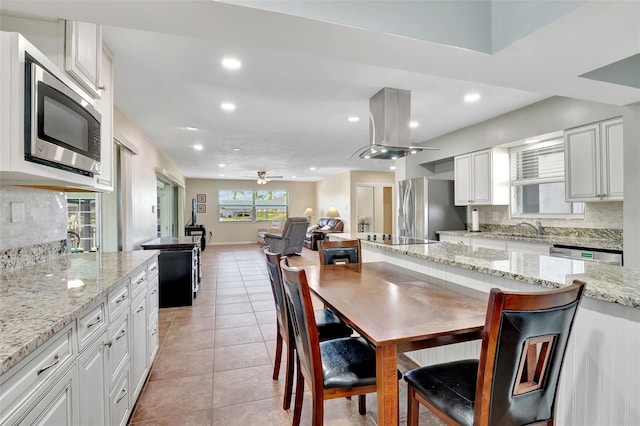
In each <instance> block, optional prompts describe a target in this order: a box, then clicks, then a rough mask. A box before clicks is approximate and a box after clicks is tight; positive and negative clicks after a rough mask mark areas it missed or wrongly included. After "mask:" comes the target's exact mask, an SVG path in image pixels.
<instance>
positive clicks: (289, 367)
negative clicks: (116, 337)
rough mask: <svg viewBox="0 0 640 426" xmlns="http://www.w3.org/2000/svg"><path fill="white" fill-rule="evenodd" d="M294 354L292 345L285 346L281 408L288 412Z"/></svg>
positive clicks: (291, 389)
mask: <svg viewBox="0 0 640 426" xmlns="http://www.w3.org/2000/svg"><path fill="white" fill-rule="evenodd" d="M295 359H296V358H295V352H294V349H293V345H291V344H289V345H287V360H286V369H287V371H286V372H285V380H284V400H283V402H282V408H283V409H284V410H288V409H289V407H291V393H292V392H293V369H294V365H295V362H296V361H295Z"/></svg>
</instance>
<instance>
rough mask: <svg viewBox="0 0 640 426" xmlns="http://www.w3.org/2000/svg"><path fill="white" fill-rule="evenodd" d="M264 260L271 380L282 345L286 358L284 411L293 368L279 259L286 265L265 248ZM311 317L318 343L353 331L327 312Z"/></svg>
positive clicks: (288, 403)
mask: <svg viewBox="0 0 640 426" xmlns="http://www.w3.org/2000/svg"><path fill="white" fill-rule="evenodd" d="M264 254H265V256H266V258H267V270H268V272H269V281H270V282H271V291H272V292H273V300H274V302H275V305H276V323H277V336H276V359H275V362H274V365H273V380H278V377H279V376H280V363H281V362H282V345H283V343H284V344H285V345H286V346H287V356H286V359H285V369H286V370H285V382H284V392H285V393H284V400H283V404H282V408H283V409H285V410H288V409H289V407H290V406H291V394H292V392H293V369H294V363H295V358H294V353H295V348H296V346H295V341H294V339H293V337H292V331H291V321H290V320H289V314H288V312H287V308H286V304H285V302H284V292H283V288H282V271H281V270H280V261H281V260H282V261H283V262H285V263H286V264H287V265H288V261H287V258H286V257H283V256H282V255H281V254H280V253H272V252H270V251H269V248H266V249H265V250H264ZM313 314H314V318H315V320H316V323H317V329H318V338H319V340H320V341H323V340H327V339H335V338H337V337H347V336H351V334H352V333H353V330H352V329H351V327H349V326H347V325H346V324H345V323H344V322H342V321H341V320H340V318H338V317H337V316H336V314H334V313H333V312H332V311H330V310H329V309H316V310H314V311H313Z"/></svg>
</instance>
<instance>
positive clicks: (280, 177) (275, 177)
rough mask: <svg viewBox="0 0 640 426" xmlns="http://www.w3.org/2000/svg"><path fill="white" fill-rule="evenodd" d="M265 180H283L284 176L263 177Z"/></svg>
mask: <svg viewBox="0 0 640 426" xmlns="http://www.w3.org/2000/svg"><path fill="white" fill-rule="evenodd" d="M265 177H266V178H267V179H283V178H284V176H265Z"/></svg>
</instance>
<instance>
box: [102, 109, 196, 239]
mask: <svg viewBox="0 0 640 426" xmlns="http://www.w3.org/2000/svg"><path fill="white" fill-rule="evenodd" d="M113 128H114V134H115V136H116V137H118V138H124V139H125V140H127V141H128V142H129V143H131V144H133V145H135V146H136V147H137V149H138V150H139V151H140V154H139V155H135V156H133V158H132V172H133V179H132V182H129V183H127V182H123V185H128V184H130V185H132V199H131V204H132V218H131V219H132V229H131V231H132V235H131V236H130V238H131V239H130V241H131V242H132V245H133V247H134V248H139V245H140V244H141V243H144V242H145V241H149V240H151V239H153V238H156V235H157V217H156V210H155V209H156V204H157V189H156V186H157V174H156V168H162V169H165V170H167V171H168V172H170V173H171V174H172V175H173V176H175V177H176V179H177V181H178V182H179V183H180V184H182V185H183V186H184V181H185V180H184V177H183V175H182V172H181V171H180V170H179V169H178V168H177V167H176V166H175V165H174V164H173V163H172V162H171V161H169V160H167V158H166V157H165V156H164V155H162V153H161V152H160V151H158V150H157V149H156V147H155V146H154V145H153V143H152V142H151V141H150V140H149V139H148V138H147V136H146V135H145V134H144V133H143V132H142V130H141V129H140V128H139V127H138V126H136V125H135V124H134V123H133V122H132V121H131V120H129V118H127V116H125V115H124V113H123V112H122V111H120V109H119V108H117V107H115V108H114V123H113ZM178 204H179V206H178V211H179V212H182V211H183V206H184V191H179V193H178ZM182 222H183V219H182V218H179V222H178V226H179V227H180V223H182Z"/></svg>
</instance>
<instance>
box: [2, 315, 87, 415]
mask: <svg viewBox="0 0 640 426" xmlns="http://www.w3.org/2000/svg"><path fill="white" fill-rule="evenodd" d="M73 348H74V342H73V324H69V325H68V326H67V327H65V328H64V329H63V330H62V331H60V332H59V333H58V334H57V335H56V336H54V337H52V338H51V339H50V340H49V341H48V342H47V343H46V344H45V345H44V346H42V347H40V348H38V349H37V350H36V351H35V352H34V353H32V354H31V355H29V356H28V357H27V358H26V359H25V360H24V361H22V362H20V363H19V364H18V365H16V366H15V367H13V368H12V369H11V370H9V372H7V373H6V374H4V375H3V376H2V378H0V407H1V408H2V409H1V410H0V424H4V421H5V420H6V419H7V417H8V416H9V415H10V414H11V413H12V412H13V411H14V410H15V409H17V408H18V406H19V405H20V404H21V403H22V402H24V401H25V400H27V398H28V397H29V395H31V394H33V393H35V392H37V391H39V390H40V389H41V388H42V387H43V386H45V384H46V383H51V381H48V380H47V379H49V378H51V380H55V377H53V376H57V375H58V373H59V372H61V371H63V370H65V369H66V368H67V367H68V366H69V365H70V364H72V363H73V361H74V359H75V355H74V349H73Z"/></svg>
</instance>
